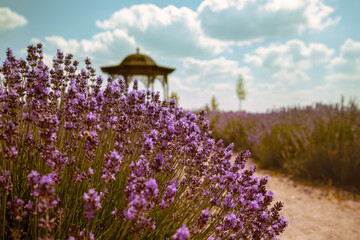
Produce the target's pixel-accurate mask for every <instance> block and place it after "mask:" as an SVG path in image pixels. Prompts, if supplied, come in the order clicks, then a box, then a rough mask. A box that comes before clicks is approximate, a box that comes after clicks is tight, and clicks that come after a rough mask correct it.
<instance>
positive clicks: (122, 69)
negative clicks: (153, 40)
mask: <svg viewBox="0 0 360 240" xmlns="http://www.w3.org/2000/svg"><path fill="white" fill-rule="evenodd" d="M101 70H102V71H103V72H104V73H107V74H110V75H111V76H113V77H116V76H120V75H121V76H123V77H124V80H125V82H126V83H127V84H129V83H130V82H131V81H132V79H133V77H134V76H145V78H140V79H139V80H140V81H142V82H143V83H144V84H145V86H146V87H147V88H148V89H149V88H151V89H152V90H154V81H155V79H159V80H160V81H161V83H162V86H163V88H164V100H169V83H168V75H169V74H170V73H172V72H173V71H174V70H175V68H169V67H164V66H159V65H157V64H156V63H155V61H154V60H153V59H152V58H151V57H149V56H147V55H145V54H140V53H139V48H137V49H136V54H131V55H129V56H127V57H126V58H124V60H122V62H121V63H120V64H119V65H116V66H107V67H101Z"/></svg>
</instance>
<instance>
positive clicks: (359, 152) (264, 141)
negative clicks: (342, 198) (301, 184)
mask: <svg viewBox="0 0 360 240" xmlns="http://www.w3.org/2000/svg"><path fill="white" fill-rule="evenodd" d="M207 118H208V119H209V120H210V122H211V124H210V125H211V130H212V131H213V133H212V136H213V137H214V138H215V139H223V140H224V143H225V145H227V144H230V143H232V142H233V143H234V144H235V149H236V150H240V149H250V150H251V152H252V158H253V159H254V160H256V161H257V162H258V163H259V164H260V166H261V167H264V168H269V169H273V170H280V171H283V172H286V173H288V174H291V175H293V176H294V177H298V178H301V179H307V180H310V181H318V182H322V183H326V184H328V183H330V184H333V185H335V186H338V187H341V188H345V189H348V190H351V191H356V192H360V175H359V173H360V110H359V107H358V105H357V104H356V101H355V100H353V99H351V100H350V101H349V103H347V104H346V103H345V101H344V99H342V100H341V102H340V103H338V104H321V103H318V104H314V105H312V106H307V107H289V108H282V109H278V110H273V111H270V112H267V113H258V114H253V113H246V112H216V111H214V112H210V113H209V114H208V115H207Z"/></svg>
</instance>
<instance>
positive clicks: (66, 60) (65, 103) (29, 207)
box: [0, 44, 287, 240]
mask: <svg viewBox="0 0 360 240" xmlns="http://www.w3.org/2000/svg"><path fill="white" fill-rule="evenodd" d="M27 50H28V56H27V59H26V60H23V59H16V58H15V57H14V56H13V54H12V51H11V50H10V49H8V51H7V58H6V60H5V61H4V63H3V65H2V67H1V68H0V73H1V91H0V101H1V103H0V116H1V121H0V156H1V161H0V164H1V165H0V166H1V169H0V170H1V171H0V202H1V203H0V214H1V218H0V219H1V220H0V232H1V239H10V238H12V239H178V240H184V239H190V238H192V239H275V237H276V236H277V235H279V234H280V233H281V232H282V231H283V230H284V228H285V227H286V226H287V222H286V220H285V219H284V218H283V217H282V216H280V215H279V211H280V210H281V208H282V206H283V204H282V203H281V202H278V203H275V204H274V205H272V200H273V194H272V192H271V191H268V190H267V189H266V183H267V182H268V178H267V177H264V178H261V179H259V178H257V177H255V176H254V172H255V166H252V167H251V168H250V169H245V162H246V160H247V158H248V157H249V155H250V153H249V152H248V151H242V152H240V153H239V154H238V155H237V156H236V157H235V158H233V152H232V150H233V146H232V145H229V146H228V147H226V148H224V147H223V146H222V145H223V144H222V141H218V142H217V143H215V141H214V140H213V139H212V138H211V137H210V134H211V132H210V131H209V122H208V121H207V120H206V119H205V112H201V113H200V114H199V115H196V114H194V113H191V112H187V113H185V112H184V111H183V110H182V109H181V108H179V107H177V106H176V105H175V101H174V100H172V101H170V103H167V102H161V101H160V100H159V93H154V92H150V91H145V90H141V91H140V90H138V89H137V82H136V81H135V82H134V86H133V90H128V87H127V85H126V84H125V83H124V81H123V80H122V79H121V78H120V79H118V80H113V79H112V78H111V77H110V78H108V80H107V84H106V87H105V88H104V89H103V88H102V86H103V79H102V77H101V76H98V77H96V75H95V70H94V69H93V68H92V67H91V63H90V60H89V59H86V60H85V64H86V69H82V70H80V71H78V70H77V67H78V62H77V61H73V60H72V55H67V56H65V57H64V55H63V53H62V52H61V51H58V53H57V56H56V57H55V58H54V60H53V68H52V69H49V68H48V67H47V66H46V65H45V64H44V62H43V55H42V47H41V44H38V45H37V46H29V47H28V49H27Z"/></svg>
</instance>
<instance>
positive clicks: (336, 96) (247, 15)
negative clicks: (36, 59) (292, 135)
mask: <svg viewBox="0 0 360 240" xmlns="http://www.w3.org/2000/svg"><path fill="white" fill-rule="evenodd" d="M359 9H360V1H355V0H342V1H340V0H291V1H290V0H202V1H200V0H181V1H180V0H176V1H165V0H161V1H160V0H157V1H140V0H126V1H119V0H104V1H93V0H87V1H84V0H62V1H55V0H31V1H29V0H1V1H0V61H1V62H2V61H3V60H4V57H5V51H6V48H8V47H10V48H11V49H12V50H13V51H14V53H15V55H16V56H17V57H25V49H26V47H27V46H28V45H29V44H33V43H37V42H42V43H43V44H44V50H45V53H46V55H45V56H46V61H47V62H48V63H51V59H52V57H53V56H54V55H55V53H56V50H57V49H58V48H60V49H61V50H63V51H64V52H65V53H72V54H74V56H75V59H77V60H79V61H83V59H84V58H85V57H87V56H88V57H90V58H91V59H92V62H93V65H94V66H95V67H96V69H97V72H98V74H103V73H101V71H100V69H99V67H100V66H104V65H111V64H118V63H120V62H121V60H122V59H123V58H124V57H125V56H127V55H128V54H132V53H135V49H136V47H139V48H140V52H142V53H145V54H148V55H150V56H151V57H152V58H153V59H154V60H155V61H156V62H157V64H159V65H164V66H169V67H175V68H176V71H175V72H174V73H172V74H171V75H170V76H169V81H170V91H175V92H176V93H178V95H179V97H180V105H181V106H183V107H184V108H186V109H195V108H199V107H203V106H205V104H207V103H209V102H210V99H211V96H213V95H214V96H216V98H217V99H218V102H219V104H220V109H222V110H237V109H238V106H239V102H238V99H237V97H236V93H235V85H236V81H237V79H238V76H239V74H241V75H242V76H243V78H244V80H245V85H246V90H247V97H246V99H245V101H243V103H242V108H243V109H244V110H246V111H250V112H264V111H266V110H267V109H272V108H274V107H277V108H278V107H283V106H295V105H308V104H312V103H315V102H320V101H321V102H323V103H336V102H339V101H340V97H341V96H345V99H349V98H350V97H356V98H357V100H358V101H359V99H360V27H359V25H358V23H359V22H360V16H359V14H358V10H359ZM155 88H156V89H158V90H161V85H160V83H159V82H158V83H157V84H156V85H155Z"/></svg>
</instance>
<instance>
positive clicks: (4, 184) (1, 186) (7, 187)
mask: <svg viewBox="0 0 360 240" xmlns="http://www.w3.org/2000/svg"><path fill="white" fill-rule="evenodd" d="M9 173H10V172H9V171H5V170H1V175H0V191H1V192H3V193H5V195H7V194H8V193H9V192H10V191H11V189H12V183H11V177H10V174H9Z"/></svg>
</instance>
